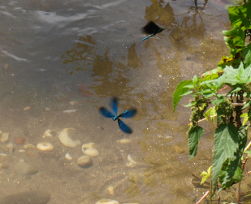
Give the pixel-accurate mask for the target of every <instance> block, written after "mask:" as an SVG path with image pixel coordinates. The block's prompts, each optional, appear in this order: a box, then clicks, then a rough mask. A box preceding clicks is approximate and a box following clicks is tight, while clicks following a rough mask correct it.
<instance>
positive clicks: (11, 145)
mask: <svg viewBox="0 0 251 204" xmlns="http://www.w3.org/2000/svg"><path fill="white" fill-rule="evenodd" d="M6 148H7V149H8V152H9V153H12V152H14V150H15V148H14V144H13V143H8V144H7V145H6Z"/></svg>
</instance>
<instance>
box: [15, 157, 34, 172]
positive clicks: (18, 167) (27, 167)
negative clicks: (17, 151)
mask: <svg viewBox="0 0 251 204" xmlns="http://www.w3.org/2000/svg"><path fill="white" fill-rule="evenodd" d="M14 169H15V172H16V173H17V174H19V175H22V176H30V175H33V174H36V173H37V172H38V170H37V169H36V168H35V167H34V166H32V165H31V164H29V163H27V162H25V161H24V160H20V161H18V162H17V163H16V164H15V165H14Z"/></svg>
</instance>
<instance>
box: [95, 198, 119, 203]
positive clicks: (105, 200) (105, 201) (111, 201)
mask: <svg viewBox="0 0 251 204" xmlns="http://www.w3.org/2000/svg"><path fill="white" fill-rule="evenodd" d="M96 204H119V202H118V201H116V200H111V199H101V200H99V201H97V202H96Z"/></svg>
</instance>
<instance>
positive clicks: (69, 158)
mask: <svg viewBox="0 0 251 204" xmlns="http://www.w3.org/2000/svg"><path fill="white" fill-rule="evenodd" d="M64 158H65V159H66V160H68V161H71V160H72V156H71V155H70V153H68V152H67V153H66V154H65V156H64Z"/></svg>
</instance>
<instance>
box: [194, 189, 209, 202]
mask: <svg viewBox="0 0 251 204" xmlns="http://www.w3.org/2000/svg"><path fill="white" fill-rule="evenodd" d="M209 193H210V191H207V192H206V193H205V194H204V195H203V196H202V197H201V198H200V200H198V201H197V202H196V204H199V203H201V201H203V200H204V199H205V198H206V197H207V196H208V194H209Z"/></svg>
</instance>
